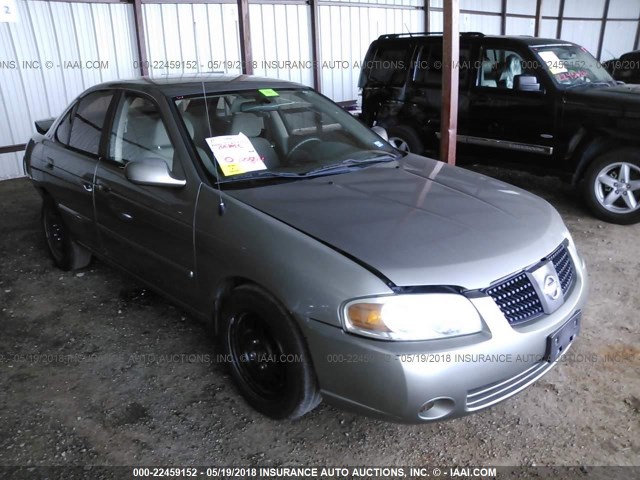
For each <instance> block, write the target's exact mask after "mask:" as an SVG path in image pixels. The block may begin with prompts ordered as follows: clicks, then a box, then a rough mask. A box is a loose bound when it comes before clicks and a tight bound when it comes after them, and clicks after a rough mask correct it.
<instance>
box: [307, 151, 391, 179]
mask: <svg viewBox="0 0 640 480" xmlns="http://www.w3.org/2000/svg"><path fill="white" fill-rule="evenodd" d="M399 156H400V155H394V154H392V153H388V154H385V155H379V156H377V157H373V158H366V159H363V160H356V159H354V158H347V159H346V160H343V161H341V162H340V163H334V164H332V165H325V166H323V167H319V168H316V169H313V170H309V171H308V172H306V173H303V174H302V176H303V177H315V176H320V175H327V174H331V173H342V172H345V173H346V172H350V171H351V170H354V169H356V168H359V167H361V166H364V165H371V164H373V163H382V162H391V161H393V160H396V159H397V158H398V157H399Z"/></svg>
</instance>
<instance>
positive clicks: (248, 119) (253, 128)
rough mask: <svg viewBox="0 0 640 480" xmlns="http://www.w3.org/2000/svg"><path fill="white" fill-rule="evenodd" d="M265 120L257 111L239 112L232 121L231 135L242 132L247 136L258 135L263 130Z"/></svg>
mask: <svg viewBox="0 0 640 480" xmlns="http://www.w3.org/2000/svg"><path fill="white" fill-rule="evenodd" d="M263 126H264V121H263V120H262V117H259V116H258V115H256V114H255V113H243V112H238V113H236V114H234V115H233V120H232V121H231V132H230V133H231V135H237V134H238V133H240V132H242V133H244V134H245V135H246V136H247V137H257V136H258V135H260V132H261V131H262V127H263Z"/></svg>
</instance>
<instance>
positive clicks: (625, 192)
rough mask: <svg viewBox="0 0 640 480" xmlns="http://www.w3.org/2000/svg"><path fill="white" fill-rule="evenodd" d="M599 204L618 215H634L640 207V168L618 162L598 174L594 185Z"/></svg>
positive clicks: (607, 166)
mask: <svg viewBox="0 0 640 480" xmlns="http://www.w3.org/2000/svg"><path fill="white" fill-rule="evenodd" d="M593 188H594V194H595V197H596V200H597V201H598V203H599V204H600V205H601V206H602V207H603V208H604V209H606V210H608V211H609V212H612V213H616V214H626V213H632V212H635V211H636V210H638V207H639V206H640V168H639V167H638V166H636V165H634V164H632V163H627V162H616V163H611V164H609V165H606V166H605V167H604V168H602V169H601V170H600V172H598V174H597V175H596V178H595V182H594V184H593Z"/></svg>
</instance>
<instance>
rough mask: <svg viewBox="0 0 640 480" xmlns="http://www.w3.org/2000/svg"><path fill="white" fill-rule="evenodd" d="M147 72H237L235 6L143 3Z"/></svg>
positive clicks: (237, 40) (237, 37)
mask: <svg viewBox="0 0 640 480" xmlns="http://www.w3.org/2000/svg"><path fill="white" fill-rule="evenodd" d="M142 11H143V16H144V27H145V33H146V35H147V38H146V43H147V58H148V59H149V74H150V75H153V76H159V75H167V74H179V73H198V72H226V73H240V41H239V36H238V7H237V5H236V4H235V2H233V1H229V2H214V3H208V4H144V5H143V6H142Z"/></svg>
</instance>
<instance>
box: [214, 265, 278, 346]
mask: <svg viewBox="0 0 640 480" xmlns="http://www.w3.org/2000/svg"><path fill="white" fill-rule="evenodd" d="M241 285H253V286H255V287H257V288H259V289H261V290H262V291H263V292H265V293H266V294H267V295H268V296H270V297H271V298H272V299H273V300H274V301H275V302H277V303H279V304H280V305H281V306H282V307H283V308H284V309H285V310H287V311H288V309H287V308H286V307H285V306H284V303H282V302H281V301H280V299H279V298H278V297H276V296H275V295H274V294H273V293H272V292H271V291H269V290H268V289H266V288H264V287H263V286H262V285H260V284H259V283H256V282H254V281H252V280H250V279H248V278H245V277H230V278H227V279H225V280H223V281H222V282H221V283H220V284H219V285H218V288H216V290H215V295H214V300H213V302H214V308H213V319H212V322H211V324H210V328H211V330H210V333H211V335H213V336H214V338H215V337H217V336H218V332H219V326H220V314H221V313H222V308H223V307H224V302H225V301H226V300H227V299H228V298H229V296H230V295H231V293H232V292H233V290H234V289H236V288H238V287H239V286H241Z"/></svg>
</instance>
